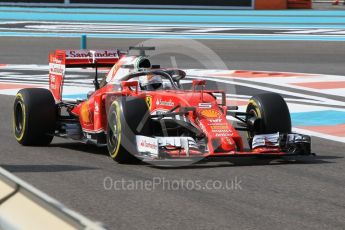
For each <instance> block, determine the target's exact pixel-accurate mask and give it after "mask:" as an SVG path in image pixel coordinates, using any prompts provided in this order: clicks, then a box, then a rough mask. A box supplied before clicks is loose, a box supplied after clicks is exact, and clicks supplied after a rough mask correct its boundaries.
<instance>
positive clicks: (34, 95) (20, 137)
mask: <svg viewBox="0 0 345 230" xmlns="http://www.w3.org/2000/svg"><path fill="white" fill-rule="evenodd" d="M56 113H57V108H56V104H55V100H54V97H53V95H52V94H51V92H50V91H49V90H47V89H40V88H29V89H22V90H19V92H18V93H17V95H16V98H15V101H14V107H13V130H14V135H15V138H16V139H17V141H18V142H19V143H20V144H22V145H26V146H34V145H42V146H44V145H48V144H50V143H51V141H52V140H53V137H54V131H55V124H56Z"/></svg>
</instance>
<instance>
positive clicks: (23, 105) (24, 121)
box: [13, 93, 26, 141]
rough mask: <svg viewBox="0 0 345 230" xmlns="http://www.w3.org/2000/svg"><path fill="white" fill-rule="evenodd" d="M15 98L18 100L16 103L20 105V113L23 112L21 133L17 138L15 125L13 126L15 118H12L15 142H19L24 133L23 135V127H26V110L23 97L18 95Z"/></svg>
mask: <svg viewBox="0 0 345 230" xmlns="http://www.w3.org/2000/svg"><path fill="white" fill-rule="evenodd" d="M16 98H19V100H18V103H20V104H21V106H22V111H23V127H22V132H21V134H20V136H19V137H17V135H16V124H15V116H13V130H14V136H15V137H16V139H17V141H21V140H22V139H23V137H24V133H25V128H26V127H25V126H26V108H25V104H24V99H23V95H22V94H20V93H18V94H17V95H16Z"/></svg>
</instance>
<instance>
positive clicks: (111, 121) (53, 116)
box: [13, 47, 311, 163]
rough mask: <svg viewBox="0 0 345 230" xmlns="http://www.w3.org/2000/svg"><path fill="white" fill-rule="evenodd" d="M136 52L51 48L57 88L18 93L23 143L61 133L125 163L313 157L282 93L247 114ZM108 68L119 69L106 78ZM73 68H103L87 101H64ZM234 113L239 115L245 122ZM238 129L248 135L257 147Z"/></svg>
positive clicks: (262, 98) (260, 100) (259, 99)
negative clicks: (185, 85)
mask: <svg viewBox="0 0 345 230" xmlns="http://www.w3.org/2000/svg"><path fill="white" fill-rule="evenodd" d="M131 49H132V50H133V49H136V50H137V51H140V55H129V54H130V52H120V51H118V50H98V51H86V50H56V51H55V52H53V53H51V54H50V56H49V62H50V72H49V90H47V89H40V88H32V89H22V90H20V91H19V92H18V94H17V95H16V99H15V102H14V113H13V115H14V133H15V137H16V139H17V141H18V142H19V143H20V144H22V145H47V144H49V143H50V142H51V141H52V139H53V137H54V136H57V137H64V138H69V139H73V140H76V141H81V142H85V143H93V144H96V145H98V146H107V148H108V151H109V154H110V156H111V157H112V158H113V159H114V160H115V161H117V162H119V163H134V162H137V161H140V160H142V161H148V162H159V161H174V160H176V161H179V160H186V161H188V160H201V159H211V158H212V159H218V160H224V159H228V158H230V157H241V156H250V157H252V156H254V157H255V156H257V157H267V156H269V157H282V156H299V155H310V154H311V150H310V146H311V143H310V142H311V141H310V137H309V136H306V135H302V134H296V133H292V132H291V119H290V113H289V110H288V107H287V105H286V103H285V101H284V99H283V98H282V97H281V96H280V95H278V94H274V93H265V94H260V95H257V96H254V97H252V98H251V99H250V100H249V103H248V106H247V111H246V112H237V111H236V110H237V109H238V108H237V107H236V106H231V105H226V96H225V92H224V91H218V90H206V88H205V84H206V82H205V81H202V80H193V81H192V86H191V87H189V89H183V88H182V86H181V84H180V83H181V82H180V81H181V79H183V78H185V76H186V73H185V72H184V71H182V70H179V69H163V68H160V66H155V65H151V62H150V60H149V59H148V57H147V56H146V55H145V50H150V49H153V48H152V47H131V48H130V50H131ZM137 51H135V52H137ZM131 52H133V51H131ZM100 67H108V68H110V67H111V70H110V71H109V73H108V74H106V75H105V76H104V78H103V79H102V80H100V81H99V79H98V68H100ZM66 68H95V69H96V74H95V77H94V88H95V90H94V91H92V92H90V93H88V95H87V98H86V99H85V100H76V101H66V100H63V99H62V91H63V85H64V84H63V83H64V79H65V77H66V76H65V70H66ZM150 81H151V82H150ZM152 81H153V83H152ZM151 83H152V84H151ZM148 86H150V87H148ZM215 95H222V96H221V98H218V99H217V97H216V96H215ZM227 116H232V117H234V118H236V119H237V120H238V122H237V125H236V126H238V127H235V125H232V123H231V122H230V121H228V120H227ZM238 130H241V131H245V132H247V134H248V138H247V139H248V140H246V141H248V143H249V146H250V147H249V148H247V149H245V145H244V143H243V139H242V138H241V136H240V135H239V133H238Z"/></svg>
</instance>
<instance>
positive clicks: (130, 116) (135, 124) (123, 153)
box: [107, 97, 150, 164]
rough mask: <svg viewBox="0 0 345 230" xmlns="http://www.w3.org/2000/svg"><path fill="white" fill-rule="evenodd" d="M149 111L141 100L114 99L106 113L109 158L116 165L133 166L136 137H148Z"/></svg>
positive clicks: (129, 98)
mask: <svg viewBox="0 0 345 230" xmlns="http://www.w3.org/2000/svg"><path fill="white" fill-rule="evenodd" d="M148 115H149V111H148V108H147V105H146V103H145V101H144V100H143V99H140V98H134V97H121V98H118V99H116V100H115V101H114V102H113V103H112V104H111V105H110V108H109V112H108V134H107V146H108V151H109V154H110V157H111V158H112V159H113V160H115V161H116V162H118V163H122V164H135V163H139V162H140V160H139V159H138V158H137V157H135V155H137V153H138V152H137V145H136V135H149V133H150V129H149V121H148V120H145V119H149V116H148Z"/></svg>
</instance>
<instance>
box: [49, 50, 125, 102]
mask: <svg viewBox="0 0 345 230" xmlns="http://www.w3.org/2000/svg"><path fill="white" fill-rule="evenodd" d="M121 55H123V53H121V52H120V51H119V50H117V49H111V50H55V51H54V52H52V53H50V54H49V89H50V91H51V92H52V94H53V96H54V98H55V100H56V101H57V102H60V101H61V99H62V86H63V81H64V77H65V71H66V68H96V67H109V68H111V67H113V66H114V64H115V63H116V62H117V61H118V60H119V59H120V57H121Z"/></svg>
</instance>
